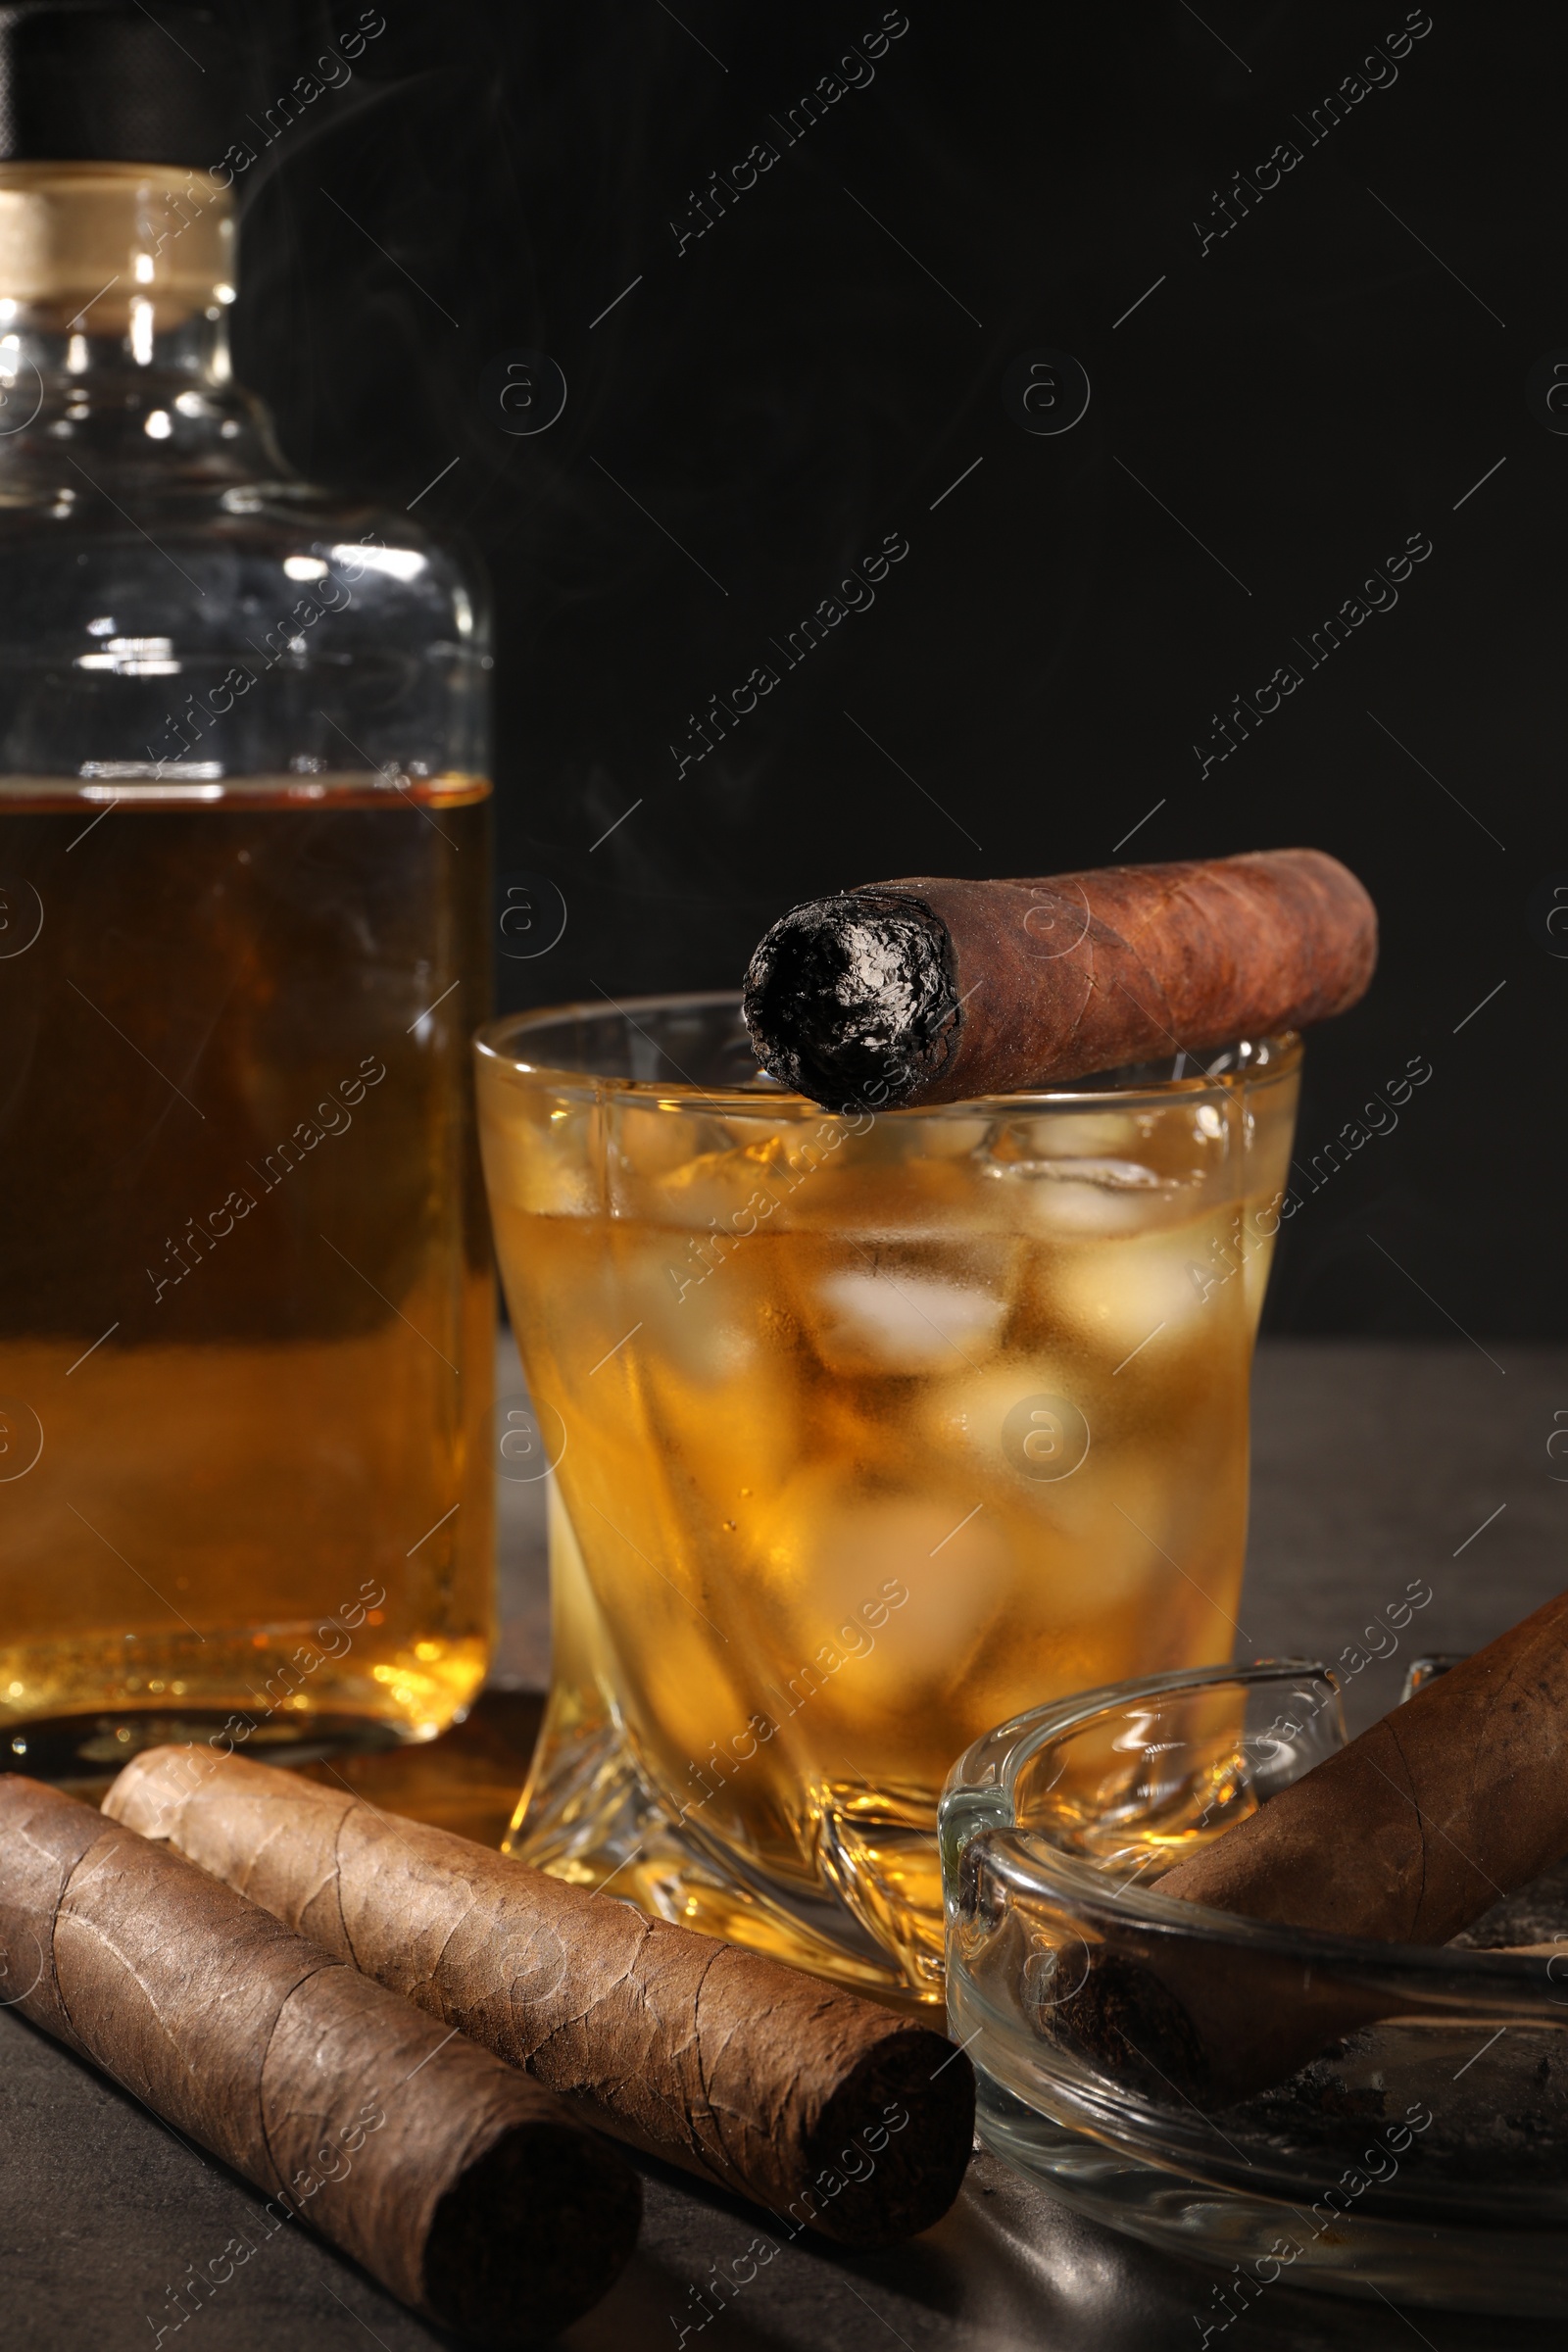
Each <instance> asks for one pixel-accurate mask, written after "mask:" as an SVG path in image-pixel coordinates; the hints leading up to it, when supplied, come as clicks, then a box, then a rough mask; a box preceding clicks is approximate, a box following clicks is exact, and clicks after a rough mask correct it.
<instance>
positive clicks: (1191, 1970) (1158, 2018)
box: [1048, 1593, 1568, 2105]
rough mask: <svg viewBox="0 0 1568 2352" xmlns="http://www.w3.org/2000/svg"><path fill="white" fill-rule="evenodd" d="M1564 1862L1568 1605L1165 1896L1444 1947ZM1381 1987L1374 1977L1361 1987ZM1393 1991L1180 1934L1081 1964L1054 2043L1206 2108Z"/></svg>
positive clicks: (1440, 1682) (1405, 1711)
mask: <svg viewBox="0 0 1568 2352" xmlns="http://www.w3.org/2000/svg"><path fill="white" fill-rule="evenodd" d="M1565 1855H1568V1593H1561V1594H1559V1595H1558V1597H1557V1598H1556V1599H1555V1600H1549V1601H1547V1602H1546V1604H1545V1606H1544V1608H1540V1609H1538V1610H1537V1611H1536V1612H1535V1614H1534V1616H1531V1617H1527V1618H1525V1619H1524V1621H1523V1623H1522V1624H1519V1625H1516V1626H1514V1627H1513V1628H1512V1629H1511V1630H1510V1631H1509V1632H1508V1633H1505V1634H1502V1635H1500V1636H1499V1637H1498V1639H1497V1640H1496V1641H1495V1642H1490V1643H1489V1644H1488V1646H1487V1647H1486V1648H1485V1649H1480V1650H1477V1651H1476V1652H1475V1654H1474V1655H1473V1656H1472V1657H1469V1658H1467V1659H1465V1660H1464V1661H1463V1663H1462V1664H1460V1665H1457V1666H1455V1667H1453V1668H1452V1669H1451V1670H1450V1671H1449V1672H1448V1673H1447V1674H1446V1675H1443V1676H1441V1677H1439V1678H1438V1679H1437V1680H1435V1681H1433V1682H1430V1683H1428V1684H1426V1685H1425V1686H1424V1687H1423V1688H1422V1689H1421V1690H1420V1691H1417V1693H1416V1695H1415V1696H1414V1697H1413V1698H1411V1699H1408V1700H1406V1702H1405V1704H1404V1705H1403V1706H1400V1707H1396V1708H1395V1709H1394V1711H1393V1713H1392V1714H1389V1715H1386V1716H1384V1718H1383V1720H1382V1721H1381V1722H1380V1723H1375V1724H1374V1725H1373V1726H1372V1728H1371V1730H1370V1731H1366V1732H1363V1733H1362V1734H1361V1736H1360V1737H1359V1739H1356V1740H1351V1741H1350V1742H1349V1744H1348V1746H1346V1747H1343V1748H1341V1749H1339V1750H1338V1751H1337V1753H1335V1754H1334V1755H1332V1756H1329V1757H1328V1758H1326V1759H1325V1761H1324V1762H1323V1763H1321V1764H1319V1765H1316V1766H1315V1767H1314V1768H1313V1770H1312V1771H1311V1772H1309V1773H1306V1774H1304V1775H1303V1777H1302V1778H1301V1779H1300V1780H1299V1781H1297V1782H1295V1783H1293V1785H1292V1786H1291V1787H1290V1788H1288V1789H1282V1790H1281V1791H1280V1793H1279V1795H1277V1796H1275V1797H1273V1798H1271V1799H1270V1801H1269V1802H1268V1803H1267V1804H1266V1805H1263V1806H1262V1807H1260V1808H1259V1810H1258V1811H1257V1812H1256V1813H1254V1814H1252V1815H1251V1816H1250V1818H1249V1819H1248V1820H1246V1821H1243V1822H1239V1823H1238V1824H1237V1826H1236V1827H1235V1828H1234V1829H1232V1830H1228V1831H1227V1832H1226V1833H1225V1835H1224V1836H1223V1837H1222V1838H1216V1839H1215V1841H1214V1842H1213V1844H1211V1845H1208V1846H1205V1847H1204V1848H1203V1849H1202V1850H1201V1851H1200V1852H1198V1853H1195V1854H1193V1855H1192V1856H1191V1857H1190V1858H1189V1859H1188V1860H1186V1861H1183V1862H1179V1863H1178V1864H1177V1865H1176V1867H1175V1868H1174V1869H1173V1870H1170V1871H1168V1872H1167V1873H1166V1874H1165V1876H1164V1877H1163V1878H1161V1879H1160V1880H1159V1881H1158V1884H1157V1888H1156V1891H1157V1892H1158V1893H1159V1894H1160V1895H1162V1896H1176V1897H1179V1898H1181V1899H1182V1900H1184V1901H1186V1902H1190V1903H1202V1904H1206V1905H1208V1906H1209V1907H1211V1908H1212V1909H1214V1910H1218V1911H1234V1912H1241V1913H1244V1914H1245V1915H1246V1916H1247V1917H1248V1918H1250V1919H1260V1920H1274V1921H1278V1922H1280V1923H1282V1924H1284V1925H1286V1926H1289V1927H1293V1928H1305V1929H1309V1930H1315V1931H1317V1932H1320V1933H1323V1934H1326V1935H1333V1936H1361V1937H1365V1938H1368V1939H1370V1940H1372V1941H1375V1942H1397V1943H1417V1944H1442V1943H1446V1942H1448V1941H1449V1940H1450V1938H1451V1937H1453V1936H1457V1935H1458V1934H1459V1932H1460V1931H1461V1929H1464V1928H1467V1927H1469V1926H1471V1925H1472V1923H1473V1922H1474V1921H1476V1920H1478V1919H1479V1918H1480V1917H1481V1915H1482V1913H1483V1912H1485V1911H1488V1910H1490V1909H1491V1907H1492V1905H1493V1904H1494V1903H1495V1902H1498V1901H1500V1900H1501V1898H1502V1897H1503V1896H1504V1895H1506V1894H1512V1893H1514V1892H1515V1891H1516V1890H1517V1889H1518V1888H1519V1887H1526V1886H1528V1885H1529V1884H1530V1882H1531V1881H1532V1880H1533V1879H1536V1878H1538V1877H1539V1876H1540V1875H1541V1873H1542V1872H1543V1871H1544V1870H1547V1869H1549V1868H1550V1867H1551V1865H1552V1864H1553V1863H1556V1862H1560V1861H1561V1860H1562V1859H1563V1857H1564V1856H1565ZM1372 1973H1375V1972H1372ZM1387 2008H1388V1999H1387V1995H1386V1994H1383V1995H1380V1994H1379V1993H1378V1992H1377V1990H1376V1989H1375V1988H1372V1987H1371V1986H1370V1985H1369V1986H1368V1987H1367V1988H1365V1989H1356V1988H1353V1987H1352V1986H1350V1985H1348V1984H1345V1983H1336V1982H1335V1981H1334V1972H1333V1971H1332V1970H1331V1969H1330V1970H1324V1969H1319V1970H1317V1971H1315V1972H1314V1970H1313V1968H1312V1967H1311V1965H1310V1961H1308V1964H1307V1965H1306V1966H1305V1967H1304V1969H1303V1968H1302V1967H1300V1966H1299V1965H1298V1966H1294V1967H1293V1966H1292V1964H1290V1963H1288V1962H1285V1961H1283V1960H1282V1959H1281V1958H1280V1957H1278V1956H1275V1955H1269V1954H1265V1953H1259V1954H1257V1955H1255V1956H1252V1955H1242V1954H1236V1955H1232V1956H1231V1958H1230V1959H1229V1961H1227V1960H1226V1958H1225V1957H1224V1956H1221V1955H1217V1954H1216V1953H1215V1952H1214V1950H1213V1948H1212V1946H1209V1945H1204V1946H1200V1947H1197V1948H1195V1947H1193V1946H1191V1945H1188V1944H1186V1943H1185V1942H1183V1941H1182V1940H1181V1939H1180V1938H1172V1939H1171V1941H1170V1943H1169V1944H1168V1946H1167V1945H1166V1944H1164V1943H1153V1944H1152V1945H1151V1948H1150V1951H1149V1954H1148V1958H1147V1965H1146V1966H1145V1967H1143V1968H1134V1967H1132V1966H1130V1965H1129V1963H1128V1961H1127V1960H1126V1959H1125V1957H1122V1956H1118V1957H1117V1958H1116V1959H1115V1960H1114V1961H1113V1962H1112V1963H1111V1965H1110V1966H1109V1967H1108V1968H1102V1969H1098V1970H1097V1968H1096V1967H1095V1966H1094V1965H1093V1964H1092V1965H1091V1967H1090V1971H1089V1975H1088V1977H1087V1978H1086V1980H1085V1982H1084V1984H1083V1986H1082V1988H1081V1991H1079V1992H1078V1993H1077V1994H1075V1995H1074V1996H1073V1998H1072V1999H1070V2000H1068V2001H1066V2002H1063V2003H1062V2004H1061V2011H1062V2014H1061V2016H1060V2018H1059V2020H1057V2021H1054V2025H1051V2026H1048V2030H1050V2031H1059V2032H1062V2033H1064V2034H1066V2035H1067V2036H1068V2037H1069V2038H1076V2039H1078V2040H1079V2041H1080V2042H1081V2043H1082V2044H1083V2045H1084V2047H1085V2048H1086V2049H1087V2051H1088V2053H1089V2054H1090V2055H1091V2056H1093V2057H1094V2058H1095V2059H1096V2060H1097V2062H1098V2063H1101V2064H1103V2065H1108V2066H1109V2067H1110V2068H1111V2070H1112V2071H1113V2072H1115V2071H1123V2070H1125V2071H1127V2072H1129V2073H1131V2074H1133V2075H1135V2076H1136V2075H1139V2074H1140V2073H1142V2072H1147V2069H1148V2067H1149V2066H1151V2065H1152V2066H1153V2067H1154V2069H1155V2070H1156V2072H1158V2073H1160V2074H1163V2075H1164V2076H1166V2077H1167V2078H1168V2079H1170V2080H1174V2081H1177V2082H1179V2083H1180V2086H1181V2087H1182V2089H1183V2090H1184V2091H1186V2092H1187V2094H1188V2095H1190V2096H1193V2097H1197V2098H1199V2099H1200V2100H1201V2103H1205V2104H1209V2105H1213V2104H1223V2103H1225V2102H1226V2101H1227V2100H1229V2099H1234V2098H1239V2097H1243V2096H1245V2095H1247V2093H1248V2092H1249V2091H1251V2090H1254V2089H1260V2088H1262V2087H1264V2086H1265V2085H1266V2084H1267V2083H1269V2082H1279V2081H1282V2080H1283V2079H1284V2078H1285V2077H1286V2076H1287V2075H1290V2074H1294V2073H1295V2072H1296V2070H1297V2069H1298V2068H1299V2066H1301V2065H1304V2064H1305V2062H1306V2061H1307V2060H1308V2059H1309V2058H1311V2057H1312V2056H1313V2055H1315V2053H1316V2052H1317V2051H1318V2050H1320V2049H1322V2048H1323V2047H1324V2046H1325V2044H1326V2043H1328V2042H1330V2041H1333V2040H1336V2039H1337V2038H1338V2037H1339V2036H1340V2035H1341V2034H1345V2033H1347V2032H1348V2031H1350V2030H1352V2029H1353V2028H1354V2027H1356V2026H1358V2025H1362V2024H1365V2023H1367V2022H1369V2021H1370V2020H1371V2019H1372V2018H1374V2017H1377V2016H1381V2015H1384V2014H1386V2013H1387Z"/></svg>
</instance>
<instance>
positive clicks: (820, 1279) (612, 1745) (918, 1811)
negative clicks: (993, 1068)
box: [477, 996, 1301, 2001]
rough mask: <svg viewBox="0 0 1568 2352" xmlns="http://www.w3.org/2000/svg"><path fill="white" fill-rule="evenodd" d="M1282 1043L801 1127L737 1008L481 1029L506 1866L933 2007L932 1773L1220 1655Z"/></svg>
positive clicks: (1227, 1628) (1230, 1598)
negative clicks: (537, 1645) (500, 1349)
mask: <svg viewBox="0 0 1568 2352" xmlns="http://www.w3.org/2000/svg"><path fill="white" fill-rule="evenodd" d="M1300 1051H1301V1049H1300V1044H1299V1040H1298V1039H1297V1038H1295V1037H1291V1036H1286V1037H1277V1038H1264V1039H1258V1040H1253V1041H1249V1042H1245V1043H1239V1044H1237V1045H1234V1046H1232V1047H1230V1048H1228V1049H1226V1050H1225V1051H1224V1052H1222V1053H1220V1054H1215V1055H1211V1056H1209V1058H1208V1065H1207V1067H1206V1068H1203V1067H1200V1066H1198V1065H1196V1064H1194V1063H1192V1062H1191V1061H1190V1060H1183V1061H1181V1062H1178V1063H1174V1064H1171V1063H1166V1064H1161V1065H1157V1066H1150V1067H1142V1068H1139V1069H1136V1070H1127V1071H1121V1072H1117V1073H1112V1074H1111V1075H1109V1076H1108V1077H1106V1078H1103V1079H1094V1080H1089V1081H1086V1082H1084V1083H1083V1084H1081V1085H1079V1086H1076V1087H1074V1088H1071V1089H1067V1090H1060V1091H1055V1092H1052V1093H1049V1094H1039V1095H1029V1096H1009V1097H1005V1098H998V1099H995V1100H990V1101H984V1102H974V1103H954V1104H946V1105H944V1106H942V1107H941V1108H938V1109H934V1110H928V1111H920V1110H910V1111H892V1112H882V1113H877V1114H873V1113H871V1112H870V1111H864V1112H859V1113H853V1112H852V1113H846V1114H844V1115H829V1114H827V1113H825V1112H823V1111H822V1110H820V1109H819V1108H818V1107H817V1106H816V1105H815V1104H813V1103H809V1102H807V1101H805V1100H804V1099H803V1098H802V1097H800V1096H795V1095H790V1094H787V1093H785V1092H784V1091H783V1090H782V1089H780V1088H779V1087H778V1086H776V1085H775V1084H774V1083H773V1082H772V1081H771V1080H769V1079H767V1078H765V1077H763V1076H762V1075H761V1074H760V1072H759V1071H758V1069H757V1066H756V1063H755V1061H754V1059H753V1056H752V1054H751V1049H750V1044H749V1041H748V1039H747V1035H746V1031H745V1028H744V1026H743V1024H742V1021H741V1017H740V1011H739V1005H738V1000H737V999H735V998H733V997H728V996H718V997H686V998H678V999H668V1000H660V1001H647V1002H639V1003H634V1004H632V1005H626V1006H613V1007H612V1006H608V1005H607V1006H603V1007H592V1006H578V1007H566V1008H564V1009H557V1010H548V1011H541V1012H531V1013H525V1014H521V1015H516V1016H514V1017H512V1018H510V1019H508V1020H504V1021H501V1022H498V1023H496V1024H494V1025H493V1026H491V1027H490V1028H488V1029H486V1030H485V1031H483V1032H482V1033H481V1035H480V1038H479V1041H478V1047H477V1054H478V1099H479V1110H480V1136H481V1147H482V1152H483V1157H484V1166H485V1176H486V1182H487V1185H488V1189H489V1197H490V1204H491V1211H492V1217H493V1221H494V1228H495V1234H496V1241H497V1247H498V1250H499V1254H500V1259H501V1268H502V1275H503V1280H504V1282H505V1285H506V1291H507V1297H508V1299H509V1302H510V1306H511V1313H512V1320H513V1324H514V1328H515V1332H516V1335H517V1341H518V1346H519V1348H520V1352H521V1357H522V1364H523V1368H524V1371H525V1373H526V1376H527V1382H528V1392H529V1396H530V1397H531V1400H532V1405H531V1413H532V1417H531V1418H529V1417H528V1415H527V1412H526V1410H525V1407H524V1403H523V1401H522V1399H521V1398H520V1396H519V1397H514V1398H513V1399H510V1400H509V1399H505V1398H504V1399H503V1400H502V1408H501V1409H502V1411H503V1414H504V1415H505V1416H507V1417H508V1426H507V1429H506V1431H505V1433H504V1435H503V1437H502V1441H501V1443H502V1449H503V1451H504V1452H507V1451H509V1449H510V1451H511V1453H512V1454H513V1455H514V1456H519V1455H520V1456H521V1457H524V1458H532V1459H534V1460H535V1461H536V1462H537V1466H538V1468H539V1471H540V1473H541V1475H543V1474H544V1473H546V1472H548V1473H549V1474H550V1485H551V1493H550V1509H551V1529H552V1544H551V1573H552V1580H553V1613H554V1646H555V1662H554V1679H553V1688H552V1691H551V1696H550V1701H549V1706H548V1709H547V1713H546V1717H545V1723H544V1728H543V1731H542V1733H541V1737H540V1743H539V1747H538V1751H537V1754H536V1757H535V1760H534V1767H533V1771H532V1774H531V1777H530V1779H529V1782H528V1785H527V1788H526V1789H525V1790H524V1791H523V1795H522V1799H521V1802H520V1804H519V1806H518V1810H517V1814H516V1817H515V1822H514V1825H513V1829H512V1833H511V1837H510V1838H509V1841H508V1850H509V1851H511V1852H513V1853H515V1854H518V1855H520V1856H521V1857H522V1858H523V1859H525V1860H527V1861H529V1862H531V1863H533V1864H535V1865H537V1866H540V1867H542V1868H545V1869H547V1870H550V1871H553V1872H554V1873H556V1875H557V1876H559V1877H562V1878H565V1879H568V1880H570V1881H572V1882H574V1883H576V1884H579V1885H584V1886H590V1887H599V1886H602V1885H605V1884H607V1883H609V1882H611V1881H613V1883H614V1889H615V1891H616V1892H618V1893H622V1894H625V1895H628V1896H631V1897H633V1898H634V1899H635V1900H637V1901H638V1902H640V1903H641V1904H643V1905H644V1907H645V1908H647V1909H649V1910H651V1911H653V1912H656V1913H659V1914H662V1916H664V1917H667V1918H673V1919H679V1920H682V1921H685V1922H686V1923H688V1924H689V1925H692V1926H695V1927H698V1928H701V1929H704V1930H706V1931H707V1932H709V1933H710V1934H713V1935H718V1936H728V1937H730V1938H731V1939H733V1940H735V1941H737V1942H740V1943H745V1944H750V1945H752V1946H755V1947H758V1948H760V1949H763V1950H767V1951H771V1952H774V1953H776V1954H778V1955H779V1956H781V1957H783V1958H787V1959H789V1960H792V1961H794V1962H796V1963H797V1964H799V1965H801V1966H805V1967H808V1968H812V1969H815V1970H817V1971H819V1972H821V1973H823V1974H825V1975H829V1976H832V1977H836V1978H838V1979H839V1980H841V1981H843V1982H846V1983H850V1984H856V1985H861V1986H864V1987H868V1988H873V1989H877V1990H880V1991H883V1992H886V1993H891V1994H903V1995H909V1996H913V1997H914V1998H916V1999H922V2000H930V2001H935V2000H939V1999H940V1998H941V1997H942V1992H943V1955H942V1933H943V1930H942V1890H941V1874H940V1867H939V1862H938V1854H937V1843H936V1834H935V1833H936V1820H937V1801H938V1798H939V1796H940V1793H941V1790H942V1786H943V1782H944V1780H945V1778H946V1776H947V1772H948V1769H949V1767H950V1765H951V1764H952V1763H953V1760H954V1758H955V1757H956V1756H957V1755H958V1754H959V1753H960V1752H961V1751H962V1750H963V1749H965V1748H966V1747H967V1746H969V1745H970V1743H971V1742H972V1741H973V1740H975V1739H977V1738H978V1737H979V1736H980V1735H981V1734H982V1733H983V1732H984V1731H985V1730H986V1729H987V1728H988V1727H989V1726H990V1725H992V1724H995V1723H998V1722H1000V1721H1003V1720H1005V1718H1006V1717H1007V1716H1009V1715H1011V1714H1013V1713H1015V1712H1017V1711H1018V1710H1019V1709H1020V1708H1022V1707H1024V1706H1026V1705H1038V1704H1039V1703H1040V1701H1041V1699H1042V1697H1043V1696H1052V1695H1056V1694H1061V1693H1065V1692H1068V1691H1076V1690H1080V1689H1083V1688H1085V1687H1087V1686H1092V1685H1097V1684H1103V1683H1108V1682H1111V1681H1115V1680H1120V1679H1123V1678H1126V1677H1128V1676H1132V1675H1147V1674H1151V1673H1155V1672H1160V1671H1164V1670H1168V1669H1172V1668H1178V1667H1183V1666H1191V1665H1194V1664H1197V1663H1199V1662H1201V1661H1206V1660H1210V1659H1214V1658H1223V1657H1225V1656H1227V1655H1228V1654H1229V1651H1230V1647H1231V1639H1232V1632H1233V1616H1234V1610H1235V1607H1236V1601H1237V1595H1238V1593H1239V1589H1240V1585H1241V1577H1242V1565H1243V1553H1244V1548H1245V1538H1246V1527H1247V1486H1248V1385H1249V1372H1250V1361H1251V1351H1252V1341H1253V1334H1254V1331H1255V1328H1256V1323H1257V1315H1258V1309H1259V1307H1260V1305H1261V1301H1262V1294H1263V1284H1264V1280H1265V1276H1266V1272H1267V1267H1268V1262H1269V1256H1270V1250H1271V1246H1272V1239H1273V1235H1274V1232H1275V1231H1276V1230H1277V1228H1278V1224H1279V1219H1280V1212H1281V1204H1282V1200H1283V1187H1284V1183H1285V1175H1286V1169H1287V1165H1288V1158H1289V1152H1290V1145H1291V1136H1292V1131H1293V1125H1294V1119H1295V1108H1296V1097H1297V1085H1298V1075H1299V1064H1300Z"/></svg>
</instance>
